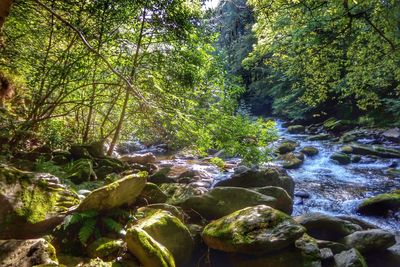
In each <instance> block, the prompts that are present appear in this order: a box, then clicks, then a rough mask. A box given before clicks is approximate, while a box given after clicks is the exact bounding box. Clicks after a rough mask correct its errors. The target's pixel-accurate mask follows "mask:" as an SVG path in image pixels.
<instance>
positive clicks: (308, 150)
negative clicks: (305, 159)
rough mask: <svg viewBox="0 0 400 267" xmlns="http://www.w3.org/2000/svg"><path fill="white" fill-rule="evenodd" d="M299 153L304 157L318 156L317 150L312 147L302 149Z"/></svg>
mask: <svg viewBox="0 0 400 267" xmlns="http://www.w3.org/2000/svg"><path fill="white" fill-rule="evenodd" d="M300 152H301V153H303V154H304V155H306V156H309V157H312V156H315V155H318V153H319V150H318V149H317V148H315V147H312V146H306V147H303V148H302V149H301V150H300Z"/></svg>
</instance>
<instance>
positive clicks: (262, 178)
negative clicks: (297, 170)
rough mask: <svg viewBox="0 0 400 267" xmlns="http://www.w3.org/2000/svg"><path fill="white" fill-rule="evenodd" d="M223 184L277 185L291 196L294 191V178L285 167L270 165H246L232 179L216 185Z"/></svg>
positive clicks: (246, 185)
mask: <svg viewBox="0 0 400 267" xmlns="http://www.w3.org/2000/svg"><path fill="white" fill-rule="evenodd" d="M222 186H229V187H244V188H254V187H264V186H277V187H281V188H283V189H285V190H286V192H288V194H289V196H291V197H292V196H293V193H294V181H293V178H292V177H290V176H289V175H288V174H287V172H286V171H285V170H284V169H282V168H278V167H269V168H267V169H263V170H258V169H249V168H245V167H244V168H242V169H241V171H240V172H239V171H238V172H235V173H234V174H233V175H232V177H231V178H230V179H227V180H224V181H221V182H218V183H217V184H216V185H215V187H222Z"/></svg>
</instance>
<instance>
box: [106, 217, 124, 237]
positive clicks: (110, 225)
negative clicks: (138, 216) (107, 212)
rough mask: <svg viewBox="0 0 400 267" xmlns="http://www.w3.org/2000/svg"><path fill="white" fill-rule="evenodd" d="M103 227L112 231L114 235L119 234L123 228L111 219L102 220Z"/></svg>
mask: <svg viewBox="0 0 400 267" xmlns="http://www.w3.org/2000/svg"><path fill="white" fill-rule="evenodd" d="M102 221H103V223H104V225H105V226H106V227H107V228H108V230H110V231H114V232H116V233H121V232H122V231H123V230H124V228H123V227H122V225H121V224H120V223H118V222H116V221H115V220H113V219H111V218H107V217H106V218H103V219H102Z"/></svg>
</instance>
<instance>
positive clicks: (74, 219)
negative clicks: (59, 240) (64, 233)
mask: <svg viewBox="0 0 400 267" xmlns="http://www.w3.org/2000/svg"><path fill="white" fill-rule="evenodd" d="M82 220H83V218H82V216H81V215H80V214H79V213H75V214H72V215H68V216H67V217H65V218H64V221H63V228H64V230H65V229H67V228H68V227H69V226H70V225H72V224H75V223H78V222H81V221H82Z"/></svg>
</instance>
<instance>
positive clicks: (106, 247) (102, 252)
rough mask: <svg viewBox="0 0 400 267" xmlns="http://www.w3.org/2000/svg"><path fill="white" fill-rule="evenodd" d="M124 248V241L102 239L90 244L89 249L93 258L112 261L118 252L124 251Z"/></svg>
mask: <svg viewBox="0 0 400 267" xmlns="http://www.w3.org/2000/svg"><path fill="white" fill-rule="evenodd" d="M122 247H123V242H122V240H112V239H109V238H100V239H97V240H96V241H94V242H93V243H92V244H90V246H89V247H88V254H89V256H90V257H91V258H101V259H102V260H111V259H113V258H115V257H116V256H117V254H118V252H119V251H121V250H122Z"/></svg>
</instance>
